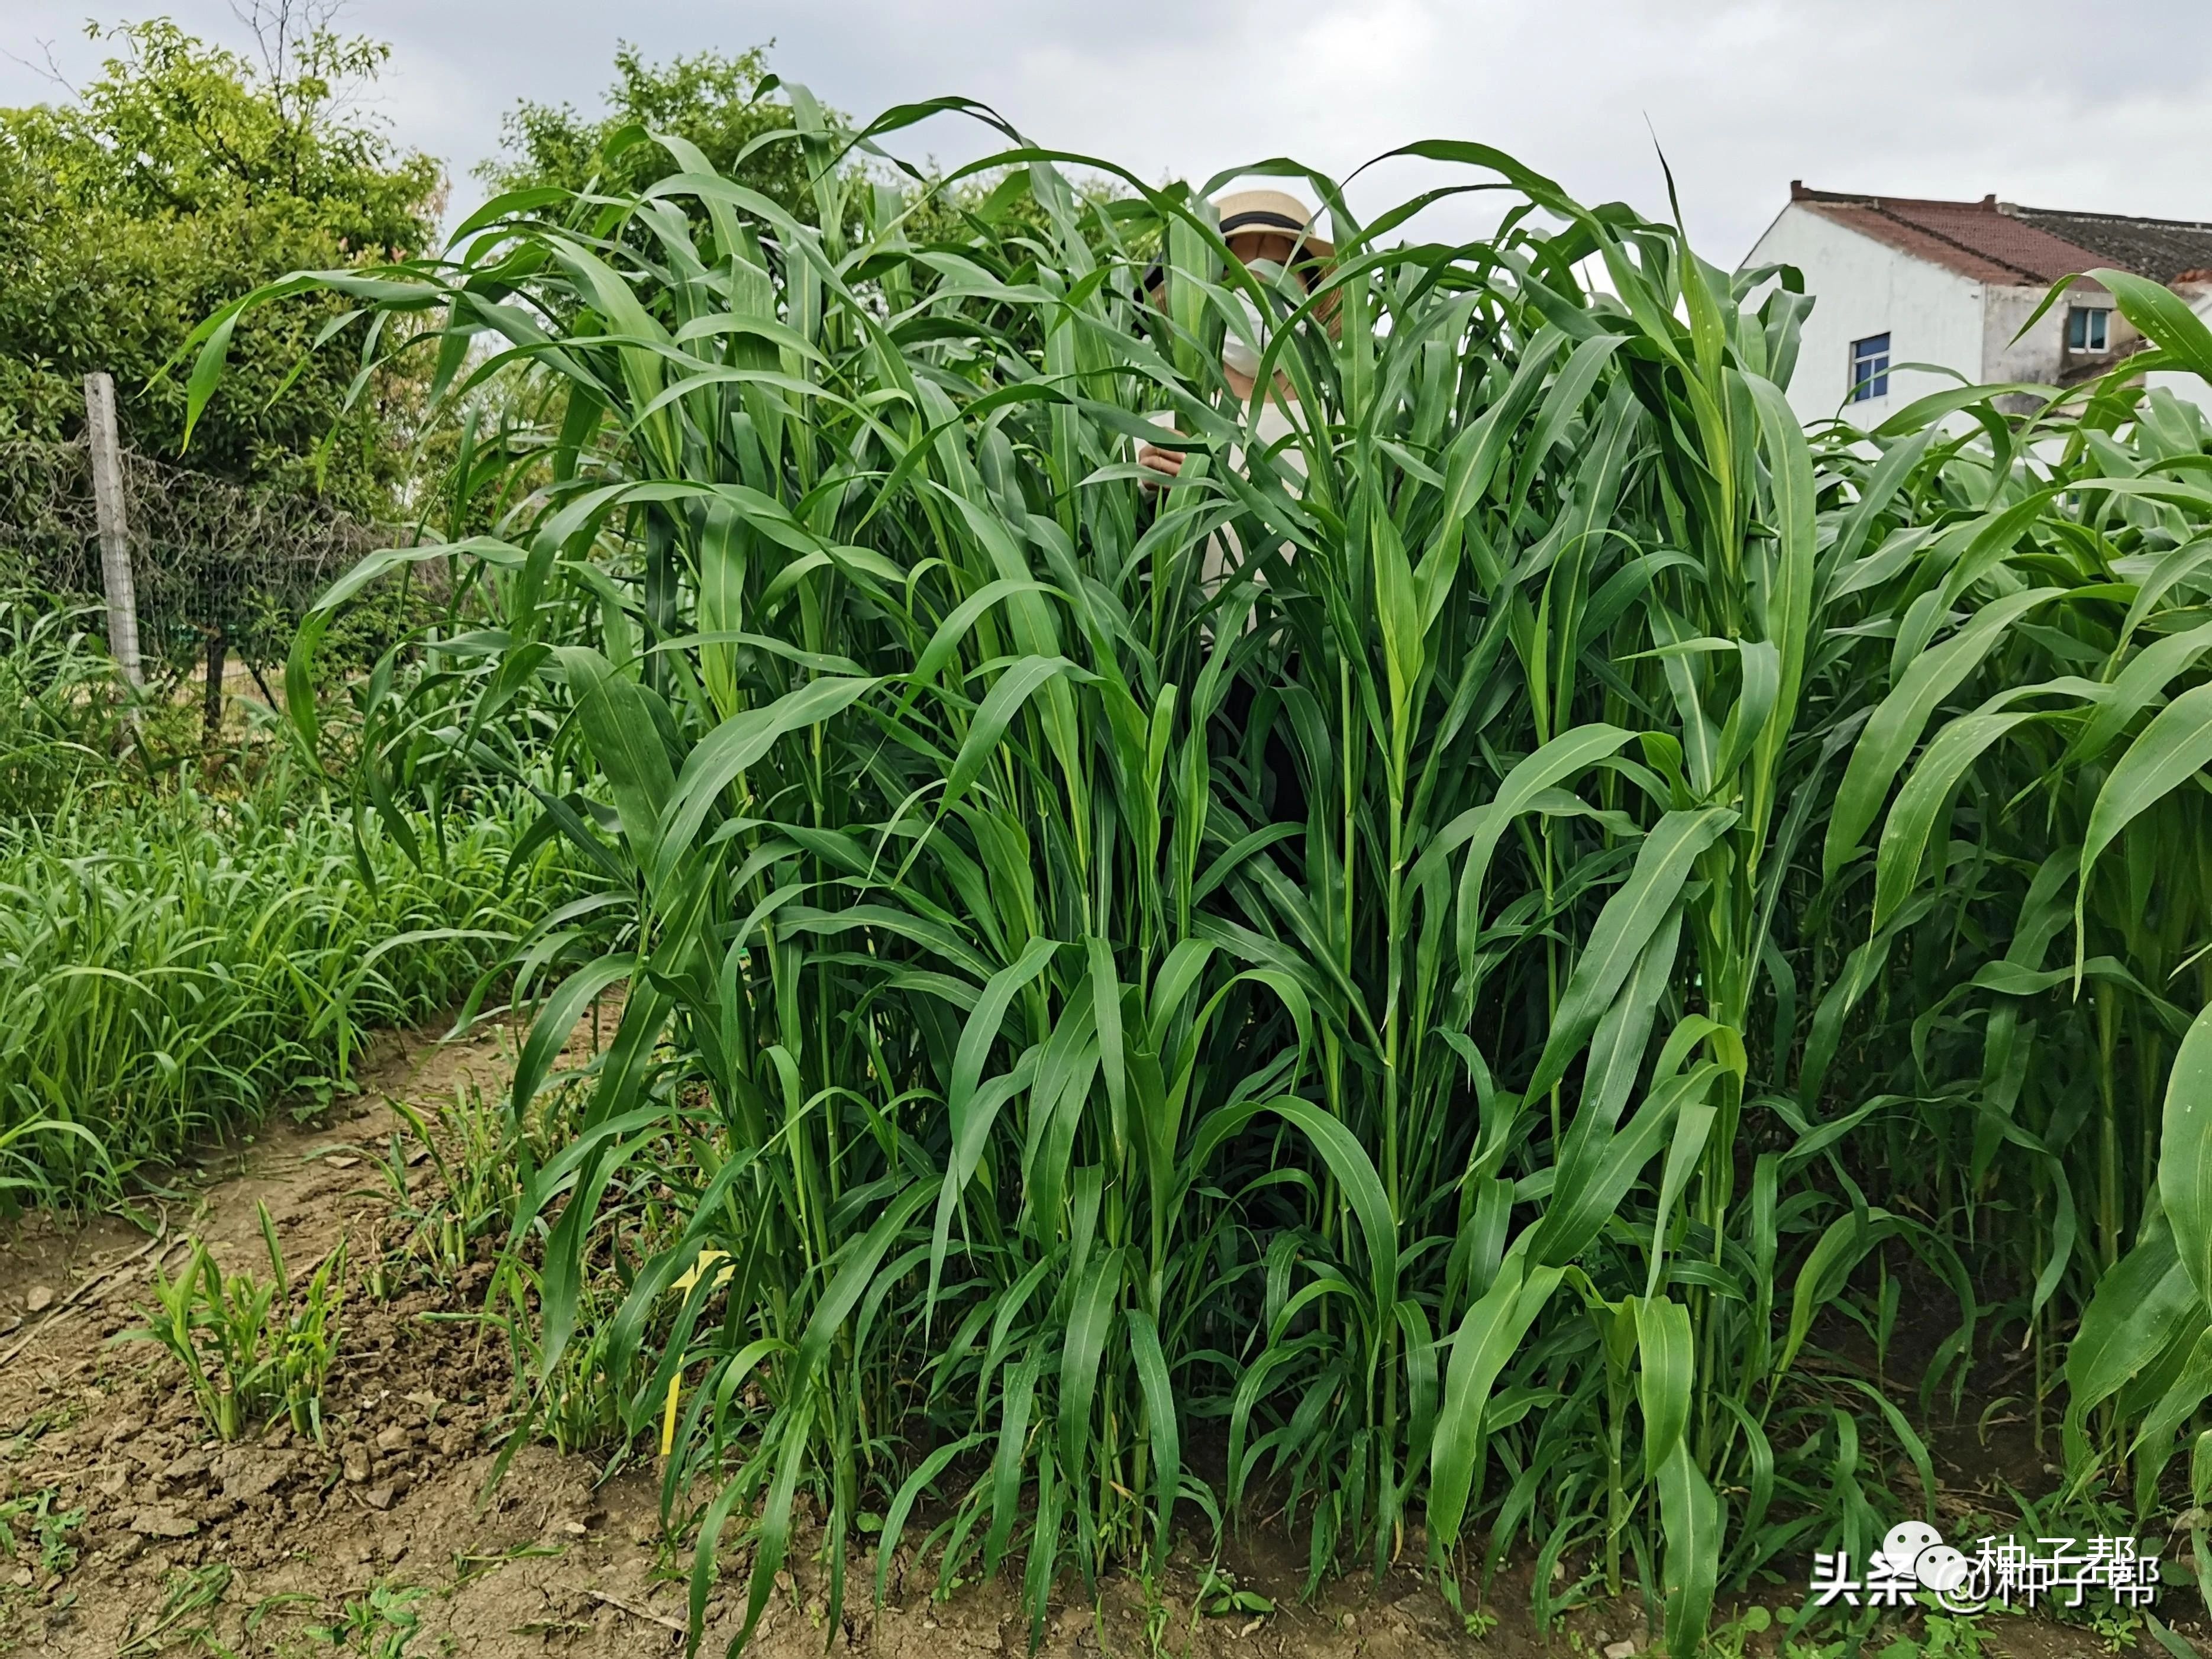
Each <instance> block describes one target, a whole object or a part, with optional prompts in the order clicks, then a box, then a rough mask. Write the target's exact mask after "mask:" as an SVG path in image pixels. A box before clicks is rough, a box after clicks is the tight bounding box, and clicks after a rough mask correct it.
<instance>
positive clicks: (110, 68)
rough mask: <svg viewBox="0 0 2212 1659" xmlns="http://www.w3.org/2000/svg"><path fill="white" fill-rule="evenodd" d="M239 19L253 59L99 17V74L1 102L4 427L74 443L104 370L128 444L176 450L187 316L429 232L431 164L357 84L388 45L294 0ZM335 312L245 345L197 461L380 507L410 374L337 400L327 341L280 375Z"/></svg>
mask: <svg viewBox="0 0 2212 1659" xmlns="http://www.w3.org/2000/svg"><path fill="white" fill-rule="evenodd" d="M247 15H248V20H249V21H251V22H252V23H253V24H254V25H255V27H256V29H257V33H258V40H259V43H260V52H259V53H258V59H259V61H258V62H257V61H254V60H252V59H250V58H247V57H246V56H244V55H242V54H240V53H239V52H232V51H229V50H228V49H226V48H224V47H222V46H215V45H211V44H210V43H209V42H207V41H204V40H199V39H197V38H196V37H195V36H193V35H191V34H189V33H186V32H185V31H184V30H183V29H181V28H179V27H178V26H177V25H176V24H175V23H173V22H171V21H167V19H155V20H153V21H146V22H141V23H131V24H126V25H123V26H120V27H114V28H108V29H102V28H100V27H97V26H94V27H93V30H92V32H93V33H94V36H95V38H98V39H100V40H104V41H106V43H107V44H108V45H109V46H111V47H112V49H113V54H114V55H113V56H112V57H110V58H108V59H107V60H106V64H105V65H104V67H103V69H102V70H101V73H100V78H99V79H98V80H96V81H94V82H92V83H91V84H90V85H89V86H88V87H85V88H82V91H80V92H78V93H77V94H76V95H74V96H72V97H70V98H69V99H68V100H64V101H60V102H56V103H51V104H41V105H38V106H33V107H30V108H26V109H9V110H0V431H4V432H6V433H8V434H9V435H14V436H18V437H36V438H47V439H52V438H63V437H70V436H73V435H75V434H76V431H77V430H78V429H79V427H80V424H81V422H82V412H83V387H82V380H83V376H84V375H85V374H87V373H88V372H90V371H92V370H95V369H105V370H106V371H108V372H109V373H111V374H113V375H114V377H115V383H116V391H117V394H118V404H119V405H120V408H119V413H120V417H121V421H122V425H123V428H124V435H125V442H127V443H129V444H131V445H132V446H134V447H138V448H142V449H144V450H147V451H149V452H153V453H175V451H176V450H177V448H178V447H179V443H180V441H181V439H182V436H183V432H184V424H185V421H184V414H185V409H184V405H185V391H184V387H183V385H182V383H181V382H180V381H179V380H178V379H176V378H175V377H173V376H166V375H164V374H163V373H162V370H163V368H164V366H165V365H166V364H167V362H168V361H169V360H170V358H171V357H172V356H173V355H174V354H175V352H176V350H177V349H178V347H179V345H180V344H181V343H182V342H183V341H184V340H185V337H186V336H187V335H188V334H189V333H190V332H191V329H192V327H193V325H195V324H197V322H198V321H199V319H201V318H203V317H204V316H206V315H207V314H208V313H210V312H211V311H214V310H216V309H217V308H219V307H222V306H223V305H225V304H227V303H228V302H229V301H232V300H234V299H236V298H237V297H239V296H240V295H244V294H246V293H248V292H251V291H252V289H254V288H255V287H256V286H257V285H258V284H259V283H264V282H266V281H268V280H269V279H270V277H272V276H279V275H282V274H283V272H284V271H287V270H295V269H300V268H308V267H325V268H327V267H329V266H331V265H334V264H335V265H343V264H349V263H360V262H364V261H382V260H386V259H391V258H404V257H406V256H407V255H409V254H411V253H414V252H420V251H421V250H422V248H423V247H424V246H426V244H427V243H428V241H429V240H430V238H431V235H432V233H433V229H434V226H435V218H436V215H437V211H438V209H439V207H440V205H441V192H442V188H443V175H442V173H441V168H440V167H439V165H438V163H437V162H436V161H435V160H433V159H432V158H431V157H429V156H428V155H422V153H421V152H419V151H416V150H410V149H403V148H401V147H399V146H398V145H396V144H395V143H393V142H392V139H391V138H390V137H389V136H388V135H387V134H386V132H385V131H384V130H383V127H382V126H381V125H380V124H379V123H377V122H376V121H374V120H373V119H372V118H368V117H367V116H365V115H363V114H362V113H361V112H360V111H359V109H358V108H357V106H356V103H355V100H354V97H353V94H355V93H356V91H357V90H358V89H359V88H362V87H363V86H365V85H366V84H367V83H368V82H373V81H374V78H375V76H376V75H377V72H378V71H379V70H380V68H381V66H382V64H383V63H384V61H385V59H386V56H387V54H388V50H389V49H388V48H387V47H386V46H382V45H380V43H377V42H375V41H372V40H361V39H349V38H346V37H343V36H341V35H339V34H337V33H335V32H333V31H332V30H331V29H330V28H329V27H326V22H327V17H326V15H325V14H323V13H321V12H319V11H314V10H312V9H301V8H299V7H296V6H294V5H289V4H281V5H279V6H278V7H277V8H276V9H259V8H257V9H255V10H254V11H252V12H250V13H248V14H247ZM342 312H343V307H340V306H338V305H337V304H336V303H335V302H326V303H324V304H321V305H317V306H304V307H299V308H297V309H296V310H295V311H294V312H292V313H289V315H288V316H287V317H286V318H285V319H284V320H283V323H282V324H281V325H279V326H276V327H275V328H271V329H270V330H267V331H264V333H263V334H262V335H261V336H260V337H258V338H256V339H255V340H254V341H253V342H252V343H251V344H250V345H249V346H246V347H245V348H242V349H241V350H240V353H239V354H238V356H237V357H236V358H235V360H234V364H233V368H234V372H235V373H236V374H239V375H240V391H241V393H242V395H241V396H240V398H237V399H236V400H235V401H234V402H232V403H231V404H228V407H226V408H225V409H224V410H222V412H221V413H220V414H219V416H217V417H216V419H214V420H212V421H210V422H206V423H205V424H204V426H203V427H202V428H201V431H200V434H199V435H198V437H197V441H196V442H195V444H194V446H193V452H192V463H193V465H195V466H196V467H197V468H199V469H201V470H204V471H212V472H216V473H219V474H221V475H222V476H224V477H228V478H230V479H232V480H234V481H238V482H259V481H264V480H268V479H271V478H276V477H286V476H288V475H289V476H290V477H294V478H295V479H296V478H298V477H301V476H302V475H304V474H305V473H307V471H309V470H310V468H311V467H312V468H313V471H314V472H315V475H316V477H317V480H318V482H319V483H320V484H321V486H322V487H324V488H326V489H331V490H333V491H335V492H336V493H337V494H338V495H341V496H343V498H345V499H346V500H347V501H348V503H349V505H353V506H355V507H362V506H366V505H368V504H370V503H371V502H373V501H374V500H375V499H376V497H377V496H378V495H379V493H380V491H381V490H382V489H384V487H385V486H386V485H387V484H388V483H390V482H391V481H392V478H393V477H395V476H396V475H397V473H398V469H399V467H400V465H401V463H402V457H403V455H404V439H405V436H406V424H405V422H404V421H399V420H397V419H395V418H394V417H395V416H398V414H399V413H400V411H401V404H402V403H404V396H405V392H404V386H396V387H389V386H388V387H387V388H386V390H385V391H384V392H382V393H381V394H380V395H378V396H374V397H371V398H366V399H362V400H360V401H358V402H357V403H356V405H355V407H354V408H353V409H352V410H350V411H349V412H348V411H346V410H345V407H344V405H345V393H346V389H347V386H348V384H349V380H350V379H351V371H350V369H349V366H348V365H347V363H346V362H344V360H343V357H342V356H340V355H339V354H336V353H331V354H328V355H326V356H317V357H314V358H313V359H311V360H310V361H309V362H307V365H306V367H305V368H302V369H301V371H300V373H299V374H298V375H297V377H296V378H290V377H291V376H292V372H293V370H294V368H295V365H297V364H298V363H299V362H300V360H301V356H302V354H303V352H304V351H305V349H306V348H307V347H308V346H309V345H310V344H311V343H313V341H314V340H315V339H316V337H317V336H318V335H319V333H320V332H321V331H322V330H323V329H324V328H325V325H328V324H329V323H330V322H331V321H332V320H333V319H335V318H337V317H338V316H339V315H341V314H342ZM280 388H281V389H282V391H283V395H282V396H281V397H279V396H277V395H276V393H277V392H278V391H279V389H280ZM395 399H397V400H399V401H395ZM319 451H321V452H322V453H320V454H318V452H319Z"/></svg>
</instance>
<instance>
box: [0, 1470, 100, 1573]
mask: <svg viewBox="0 0 2212 1659" xmlns="http://www.w3.org/2000/svg"><path fill="white" fill-rule="evenodd" d="M58 1496H59V1493H58V1490H57V1489H56V1488H54V1487H52V1486H48V1487H46V1488H45V1489H44V1490H43V1491H40V1492H23V1493H20V1494H18V1495H17V1496H15V1497H14V1498H9V1500H8V1501H7V1502H6V1503H4V1504H0V1555H4V1556H6V1557H7V1558H8V1559H9V1560H10V1561H21V1562H22V1563H24V1564H26V1565H29V1566H32V1567H33V1568H34V1569H35V1571H37V1574H38V1576H39V1577H40V1578H42V1579H44V1578H51V1577H52V1576H53V1575H54V1574H56V1573H58V1572H70V1571H74V1570H75V1568H76V1545H75V1544H74V1543H72V1542H71V1541H70V1533H71V1532H72V1531H74V1530H75V1529H76V1528H78V1527H81V1526H82V1525H83V1524H84V1511H83V1510H57V1509H56V1508H55V1507H54V1499H55V1498H57V1497H58Z"/></svg>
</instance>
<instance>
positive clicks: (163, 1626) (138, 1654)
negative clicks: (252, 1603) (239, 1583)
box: [115, 1561, 231, 1659]
mask: <svg viewBox="0 0 2212 1659" xmlns="http://www.w3.org/2000/svg"><path fill="white" fill-rule="evenodd" d="M230 1578H231V1571H230V1568H229V1567H228V1566H227V1565H224V1564H223V1563H222V1562H220V1561H211V1562H210V1563H209V1564H208V1565H205V1566H204V1567H191V1568H188V1569H185V1570H184V1571H178V1572H173V1573H171V1574H170V1575H169V1582H168V1585H167V1589H166V1590H165V1592H164V1594H163V1595H162V1597H161V1610H160V1611H159V1612H158V1613H155V1615H154V1622H153V1623H152V1624H151V1625H149V1626H147V1627H146V1628H145V1629H144V1630H143V1631H142V1630H140V1629H139V1628H138V1621H137V1620H136V1619H134V1620H131V1624H130V1626H129V1627H128V1628H127V1629H126V1630H125V1632H124V1636H123V1640H122V1642H121V1644H119V1645H118V1647H117V1648H116V1650H115V1654H116V1659H145V1656H149V1655H152V1654H156V1653H160V1652H161V1651H162V1650H164V1649H165V1648H167V1647H170V1646H172V1645H173V1644H176V1643H179V1642H204V1640H205V1639H206V1638H208V1634H209V1632H208V1627H207V1626H205V1625H204V1624H199V1625H191V1624H187V1623H186V1622H185V1621H186V1620H190V1619H192V1618H194V1617H196V1616H197V1615H198V1614H200V1613H206V1612H207V1611H209V1610H210V1608H212V1607H216V1605H217V1604H218V1603H220V1602H221V1601H222V1598H223V1597H224V1596H225V1595H228V1594H229V1593H230Z"/></svg>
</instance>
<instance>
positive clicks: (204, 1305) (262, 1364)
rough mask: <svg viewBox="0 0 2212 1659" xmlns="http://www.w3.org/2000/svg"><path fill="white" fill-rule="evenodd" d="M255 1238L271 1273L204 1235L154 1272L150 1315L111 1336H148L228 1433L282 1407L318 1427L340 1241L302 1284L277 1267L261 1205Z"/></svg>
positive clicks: (337, 1298)
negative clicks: (227, 1269)
mask: <svg viewBox="0 0 2212 1659" xmlns="http://www.w3.org/2000/svg"><path fill="white" fill-rule="evenodd" d="M260 1212H261V1240H262V1243H263V1245H264V1247H265V1248H266V1249H267V1250H268V1252H269V1278H268V1279H267V1280H266V1281H265V1282H264V1280H262V1279H257V1278H256V1277H255V1276H254V1275H253V1274H252V1273H224V1272H223V1271H222V1267H220V1266H218V1265H217V1263H216V1259H215V1256H214V1254H213V1253H212V1252H211V1251H210V1250H209V1249H208V1247H207V1245H206V1244H205V1243H204V1242H203V1241H201V1240H199V1239H197V1238H196V1239H193V1240H192V1241H191V1259H190V1260H189V1261H187V1262H186V1263H185V1269H184V1271H183V1272H182V1273H179V1274H178V1275H177V1277H176V1278H175V1279H170V1278H169V1277H168V1276H167V1274H165V1273H162V1272H161V1269H160V1268H158V1267H157V1268H155V1273H154V1304H155V1305H154V1306H153V1307H152V1308H149V1309H148V1310H146V1312H147V1315H148V1323H147V1324H146V1325H145V1326H144V1327H143V1328H140V1329H137V1330H133V1331H127V1332H125V1333H124V1334H123V1335H122V1336H120V1337H118V1338H117V1339H116V1340H118V1341H137V1342H152V1343H155V1344H157V1345H159V1346H161V1348H162V1349H164V1350H165V1351H167V1353H168V1355H169V1357H170V1358H173V1359H174V1360H175V1361H176V1362H177V1364H178V1365H179V1368H180V1369H182V1370H183V1371H184V1373H185V1383H186V1384H187V1385H188V1386H189V1387H190V1389H191V1395H192V1401H193V1403H194V1404H195V1405H197V1407H199V1413H200V1418H201V1420H202V1421H203V1422H204V1423H205V1424H206V1425H208V1427H209V1429H210V1431H213V1432H214V1433H215V1435H216V1437H218V1438H220V1439H223V1440H235V1439H237V1438H238V1437H240V1435H243V1434H246V1433H248V1432H250V1431H252V1430H254V1429H256V1428H258V1427H259V1426H260V1425H262V1424H263V1423H264V1421H266V1420H267V1419H270V1417H272V1416H274V1415H275V1414H276V1413H279V1412H282V1413H284V1414H285V1415H286V1416H287V1417H288V1418H289V1419H290V1421H291V1425H292V1428H293V1431H295V1433H299V1434H304V1435H310V1436H312V1437H313V1438H315V1439H317V1440H320V1439H321V1438H322V1437H323V1382H324V1379H325V1377H326V1376H328V1375H329V1374H330V1368H331V1359H332V1358H334V1357H335V1356H336V1355H337V1345H338V1315H339V1312H340V1310H341V1309H342V1307H343V1304H344V1300H345V1260H346V1249H345V1242H344V1241H343V1239H341V1240H340V1241H339V1242H338V1243H337V1247H336V1248H335V1249H332V1250H331V1253H330V1254H329V1255H326V1256H325V1257H324V1258H323V1260H322V1261H320V1262H319V1263H318V1264H317V1265H316V1267H315V1271H314V1273H313V1275H312V1276H311V1277H310V1278H309V1279H308V1280H307V1284H306V1285H304V1286H303V1287H302V1288H301V1291H300V1292H299V1294H298V1295H297V1296H296V1297H295V1295H294V1294H293V1290H292V1281H291V1278H290V1275H289V1274H288V1273H286V1272H285V1270H284V1253H283V1249H281V1248H280V1247H279V1246H278V1244H277V1243H276V1225H275V1223H273V1222H272V1221H271V1220H270V1217H269V1206H267V1205H265V1204H264V1205H262V1206H260Z"/></svg>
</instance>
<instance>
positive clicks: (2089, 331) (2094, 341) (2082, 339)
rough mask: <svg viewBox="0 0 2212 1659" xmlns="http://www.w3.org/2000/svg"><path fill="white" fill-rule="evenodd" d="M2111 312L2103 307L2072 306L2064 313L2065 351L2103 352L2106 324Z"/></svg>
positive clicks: (2104, 348)
mask: <svg viewBox="0 0 2212 1659" xmlns="http://www.w3.org/2000/svg"><path fill="white" fill-rule="evenodd" d="M2110 317H2111V310H2110V308H2109V307H2105V306H2074V307H2069V309H2068V311H2067V313H2066V349H2068V350H2069V351H2103V350H2106V349H2107V347H2106V322H2107V321H2108V320H2109V319H2110Z"/></svg>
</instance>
